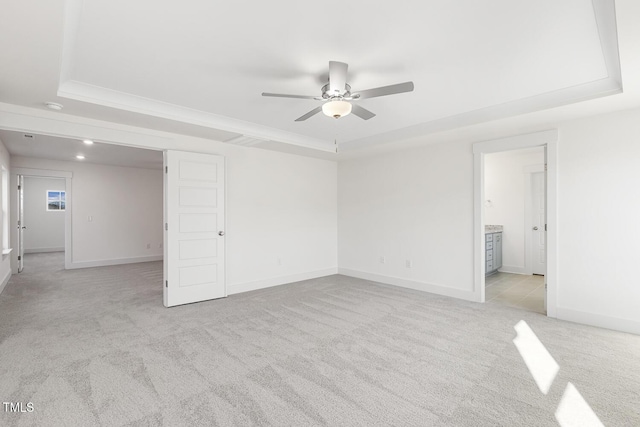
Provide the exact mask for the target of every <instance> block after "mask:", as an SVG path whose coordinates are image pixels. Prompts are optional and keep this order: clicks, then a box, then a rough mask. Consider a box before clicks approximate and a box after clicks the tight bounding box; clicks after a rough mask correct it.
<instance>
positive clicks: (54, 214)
mask: <svg viewBox="0 0 640 427" xmlns="http://www.w3.org/2000/svg"><path fill="white" fill-rule="evenodd" d="M49 190H62V191H64V190H65V180H64V179H60V178H40V177H29V176H26V177H24V188H23V194H24V226H25V227H27V228H26V229H25V230H24V251H25V253H31V252H54V251H64V222H65V221H64V211H47V197H46V195H47V191H49Z"/></svg>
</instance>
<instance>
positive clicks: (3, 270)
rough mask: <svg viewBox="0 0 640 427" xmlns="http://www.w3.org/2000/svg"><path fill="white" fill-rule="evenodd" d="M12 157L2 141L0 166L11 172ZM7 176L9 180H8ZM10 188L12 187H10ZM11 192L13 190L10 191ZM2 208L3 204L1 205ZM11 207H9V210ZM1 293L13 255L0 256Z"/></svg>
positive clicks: (1, 234) (0, 195) (0, 196)
mask: <svg viewBox="0 0 640 427" xmlns="http://www.w3.org/2000/svg"><path fill="white" fill-rule="evenodd" d="M9 159H10V156H9V152H8V151H7V148H6V147H5V146H4V144H3V143H2V141H0V166H1V167H4V168H5V170H7V171H10V161H9ZM8 177H9V176H8V174H7V178H8ZM0 179H3V174H2V169H1V168H0ZM9 188H10V187H9ZM3 191H4V185H0V203H1V201H2V200H3V197H4V194H3ZM9 191H11V190H9ZM0 206H1V204H0ZM10 209H11V207H10V206H9V210H10ZM2 219H3V218H2V211H0V242H3V241H4V240H3V239H4V234H5V233H4V226H3V225H2V224H3V222H2ZM9 230H11V222H9ZM0 257H1V258H0V293H2V291H3V290H4V287H5V286H6V284H7V282H8V281H9V279H10V278H11V255H2V254H0Z"/></svg>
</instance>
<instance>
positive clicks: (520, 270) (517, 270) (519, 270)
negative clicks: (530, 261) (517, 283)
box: [498, 265, 531, 275]
mask: <svg viewBox="0 0 640 427" xmlns="http://www.w3.org/2000/svg"><path fill="white" fill-rule="evenodd" d="M498 271H499V272H501V273H511V274H525V275H530V274H531V273H527V271H526V270H525V268H524V267H516V266H515V265H503V266H502V267H500V268H499V269H498Z"/></svg>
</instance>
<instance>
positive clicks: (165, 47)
mask: <svg viewBox="0 0 640 427" xmlns="http://www.w3.org/2000/svg"><path fill="white" fill-rule="evenodd" d="M53 3H55V4H57V5H58V6H60V5H62V2H61V1H57V2H53ZM374 3H375V4H374ZM372 4H374V6H375V7H372ZM65 6H66V8H65V9H64V11H63V10H62V9H60V8H59V7H58V8H57V9H56V10H55V11H56V13H58V14H59V16H60V19H61V26H60V27H59V28H60V30H61V37H60V38H59V39H58V43H59V45H58V47H59V49H58V52H62V53H61V54H60V57H59V61H58V63H59V67H58V68H57V70H58V72H57V77H58V80H57V85H56V86H57V87H56V94H57V95H58V96H59V97H61V98H64V99H68V100H74V101H79V102H80V104H79V105H86V106H87V107H86V109H85V110H86V111H87V112H92V111H93V112H94V113H92V114H93V116H96V117H100V118H102V117H104V118H105V119H109V118H110V117H112V116H120V117H122V116H123V115H126V114H129V115H130V116H129V119H128V120H129V121H130V122H136V120H137V119H136V117H137V118H138V119H139V118H140V117H141V116H150V117H153V118H154V119H155V120H157V119H164V120H167V121H171V122H174V123H176V124H180V123H182V124H183V125H182V126H184V124H186V125H189V126H193V127H194V128H197V129H199V131H200V132H201V131H202V129H210V130H211V133H210V135H211V136H212V137H214V138H218V139H221V140H227V139H232V140H233V139H235V137H237V136H239V135H246V136H249V137H251V138H255V140H256V141H257V142H256V144H257V145H259V144H260V141H271V142H272V143H273V142H276V143H285V144H293V145H297V146H301V147H308V148H315V149H319V150H325V151H331V150H334V141H337V142H338V143H339V144H341V145H342V146H345V147H349V146H352V147H358V146H366V145H367V144H378V143H385V142H390V141H395V140H398V139H403V138H411V137H415V136H417V135H420V134H426V133H430V132H435V131H438V130H444V129H452V128H455V127H460V126H465V125H469V124H474V123H479V122H483V121H488V120H494V119H498V118H502V117H508V116H512V115H517V114H522V113H527V112H532V111H537V110H542V109H546V108H550V107H554V106H558V105H563V104H568V103H572V102H576V101H579V100H584V99H588V98H594V97H598V96H604V95H609V94H612V93H618V92H620V90H621V79H620V69H619V60H618V57H617V40H616V28H615V14H614V8H613V2H612V1H606V0H596V1H593V2H592V1H590V0H565V1H562V2H558V1H554V0H540V1H537V2H514V1H512V0H495V1H491V2H478V1H476V0H458V1H456V2H424V1H406V2H400V3H398V2H395V3H394V2H371V1H364V0H359V1H351V2H342V1H333V0H328V1H326V2H324V3H323V4H322V8H321V9H319V10H316V9H314V8H311V7H309V5H308V3H306V2H299V1H290V0H277V1H273V2H255V1H237V2H209V1H204V0H187V1H185V2H172V1H167V0H161V1H150V0H140V1H136V2H130V1H124V0H110V1H106V0H96V1H90V2H87V1H81V0H68V1H67V2H66V4H65ZM49 7H50V8H51V10H52V11H53V9H54V6H51V5H50V6H49ZM52 16H55V14H53V15H52ZM54 38H55V37H54ZM329 60H337V61H343V62H347V63H348V64H349V77H348V83H349V84H351V86H352V87H353V88H354V90H358V89H368V88H373V87H378V86H384V85H388V84H393V83H398V82H403V81H409V80H412V81H413V82H414V83H415V91H414V92H411V93H404V94H399V95H393V96H389V97H382V98H374V99H367V100H362V101H359V103H360V105H362V106H363V107H365V108H367V109H369V110H371V111H373V112H375V113H376V114H377V116H376V117H374V118H373V119H371V120H368V121H364V120H361V119H359V118H358V117H355V116H353V115H350V116H347V117H344V118H342V119H339V120H335V119H331V118H328V117H326V116H323V115H321V114H319V115H317V116H314V117H312V118H311V119H309V120H307V121H305V122H294V119H295V118H297V117H299V116H300V115H302V114H304V113H306V112H307V111H309V110H311V109H313V108H315V107H316V106H318V105H319V102H318V101H314V100H296V99H280V98H264V97H262V96H261V92H263V91H268V92H280V93H295V94H308V95H319V94H320V88H321V86H322V85H323V84H324V83H325V82H326V78H327V67H328V61H329ZM43 101H44V100H43ZM92 106H93V107H92ZM113 111H120V112H121V113H114V112H113ZM125 113H126V114H125ZM87 114H89V113H87ZM123 121H124V122H127V119H126V118H124V119H123ZM265 144H266V142H265Z"/></svg>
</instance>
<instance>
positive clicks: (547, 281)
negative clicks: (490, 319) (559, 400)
mask: <svg viewBox="0 0 640 427" xmlns="http://www.w3.org/2000/svg"><path fill="white" fill-rule="evenodd" d="M557 141H558V131H557V130H548V131H543V132H537V133H532V134H525V135H518V136H513V137H508V138H502V139H496V140H490V141H485V142H479V143H475V144H474V145H473V153H474V266H475V267H474V276H475V278H474V292H475V295H476V299H477V301H479V302H485V301H486V300H487V294H486V291H487V287H486V286H485V285H486V284H491V282H490V280H494V279H490V280H488V279H487V276H486V274H487V273H488V272H491V270H489V269H488V267H491V268H493V265H488V261H489V260H487V250H488V248H487V242H488V239H487V233H486V232H485V231H486V228H485V226H486V225H489V226H491V225H495V226H498V225H503V229H502V230H501V231H502V232H503V233H505V235H506V233H507V231H506V229H505V228H504V224H491V223H490V222H488V221H487V218H486V209H487V205H490V206H495V205H494V203H493V202H494V200H492V199H491V197H490V196H488V195H487V194H486V192H485V179H486V176H485V169H486V166H487V165H486V160H487V158H488V156H489V155H491V154H494V153H504V152H513V151H515V150H523V149H533V148H541V149H542V150H543V152H544V162H543V164H542V166H540V165H528V167H526V168H522V169H521V174H523V175H524V182H525V184H523V185H524V188H525V191H530V192H532V193H533V187H532V185H533V184H531V181H532V178H531V177H532V175H533V174H534V173H537V172H544V174H545V176H546V180H545V181H544V193H543V195H542V196H541V197H542V200H543V202H544V209H543V210H544V212H545V219H546V221H544V224H543V225H542V228H541V226H540V225H538V230H533V228H534V227H535V226H536V224H534V223H533V203H532V201H531V200H530V201H528V202H527V198H526V197H525V199H524V200H523V201H521V202H520V203H521V205H522V206H523V210H524V211H525V212H529V213H528V214H526V215H523V216H524V221H523V225H522V230H525V229H529V230H532V231H540V232H541V233H543V234H544V243H545V248H544V249H545V250H544V252H541V253H542V255H543V256H544V264H545V266H546V268H545V273H546V274H545V275H544V276H541V277H543V281H544V286H543V288H542V289H543V290H544V291H545V294H544V298H543V299H544V306H545V307H546V315H547V316H549V317H556V310H557V294H556V293H557V250H556V246H557V235H558V230H557V207H556V206H557V201H556V200H557V188H556V183H557V167H556V165H557ZM527 180H528V182H529V184H526V182H527ZM525 205H527V207H525ZM491 221H492V222H494V221H495V222H499V221H501V220H497V219H492V220H491ZM509 232H511V230H509ZM523 233H524V231H523ZM523 236H524V237H523V240H524V239H526V242H525V243H524V251H525V253H526V256H525V257H526V259H532V258H529V257H532V254H533V251H532V243H533V240H532V239H533V238H534V237H533V236H534V235H533V234H531V233H524V234H523ZM527 236H528V237H527ZM501 243H504V242H503V241H502V242H501ZM507 250H508V248H507ZM506 253H507V252H505V253H504V254H506ZM539 253H540V252H539ZM504 254H503V255H504ZM528 266H532V264H531V262H529V264H527V266H525V267H526V268H524V267H523V268H521V269H519V271H518V270H516V271H511V272H507V271H504V270H505V269H507V268H508V267H511V268H514V267H515V268H517V267H518V265H514V264H511V261H509V259H506V260H505V259H502V265H501V266H500V267H499V268H498V269H497V270H498V271H499V270H500V269H501V268H502V269H503V272H505V273H509V274H513V275H514V276H512V277H516V276H522V275H532V271H529V270H528ZM489 277H491V276H489ZM532 280H536V279H535V278H532Z"/></svg>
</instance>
